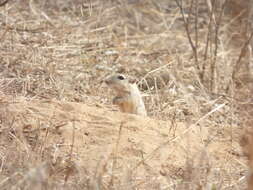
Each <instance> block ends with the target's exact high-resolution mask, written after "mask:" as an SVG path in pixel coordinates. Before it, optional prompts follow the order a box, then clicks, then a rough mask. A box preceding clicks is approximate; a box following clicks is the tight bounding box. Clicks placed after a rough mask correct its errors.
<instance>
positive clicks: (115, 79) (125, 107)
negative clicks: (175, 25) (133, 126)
mask: <svg viewBox="0 0 253 190" xmlns="http://www.w3.org/2000/svg"><path fill="white" fill-rule="evenodd" d="M104 81H105V83H106V84H107V85H108V86H109V87H111V88H112V89H113V90H114V91H115V92H116V97H114V98H113V104H115V105H118V106H119V108H120V110H121V111H122V112H125V113H132V114H137V115H142V116H146V115H147V112H146V109H145V105H144V102H143V100H142V97H141V93H140V91H139V89H138V86H137V84H136V83H131V82H130V80H129V79H128V78H127V77H126V76H124V75H123V74H114V75H111V76H109V77H107V78H106V79H105V80H104Z"/></svg>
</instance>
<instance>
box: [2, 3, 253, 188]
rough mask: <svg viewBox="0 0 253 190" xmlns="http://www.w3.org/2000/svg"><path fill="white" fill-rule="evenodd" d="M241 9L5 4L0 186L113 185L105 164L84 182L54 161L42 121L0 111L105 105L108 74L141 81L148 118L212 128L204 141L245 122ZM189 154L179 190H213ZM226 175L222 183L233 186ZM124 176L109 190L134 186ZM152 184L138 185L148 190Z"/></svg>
mask: <svg viewBox="0 0 253 190" xmlns="http://www.w3.org/2000/svg"><path fill="white" fill-rule="evenodd" d="M238 2H240V3H239V4H238ZM249 5H250V1H211V0H207V1H197V0H193V1H190V0H185V1H184V0H176V1H169V0H162V1H152V0H143V1H139V0H129V1H118V0H117V1H116V0H111V1H105V0H97V1H81V0H78V1H63V0H57V1H47V0H30V1H23V2H19V1H11V0H10V1H9V2H8V3H7V4H5V5H4V6H2V7H0V13H1V14H0V17H1V20H2V22H1V29H0V40H1V47H0V53H1V55H2V56H1V58H0V65H1V66H0V91H1V94H3V97H7V95H9V96H10V97H11V98H10V99H8V100H5V98H3V99H0V101H1V112H0V116H1V121H2V123H1V134H0V135H1V143H2V144H3V146H2V149H1V158H2V159H1V168H2V169H1V175H0V179H1V182H0V183H1V184H0V185H1V187H3V189H11V188H12V187H13V189H15V188H23V189H29V188H31V187H36V188H37V189H52V188H66V189H68V188H76V189H85V188H89V187H90V188H93V189H106V188H107V189H108V188H110V185H111V184H112V183H109V182H107V181H106V182H105V181H103V180H102V178H103V176H105V177H107V176H108V175H109V174H108V173H106V170H104V168H105V167H106V166H107V165H109V164H110V163H108V162H106V161H103V162H102V163H101V164H100V165H99V163H98V171H97V173H96V175H91V174H90V173H89V172H87V171H85V168H81V169H76V168H78V167H77V166H78V164H77V163H73V161H72V160H71V157H69V156H66V155H64V154H61V153H59V155H56V154H55V152H57V151H58V149H57V147H55V146H54V144H52V143H51V142H48V141H47V140H45V139H46V137H47V136H48V135H50V134H52V133H53V134H54V135H55V134H57V131H54V130H48V129H49V127H50V121H49V124H47V125H49V127H48V128H45V129H44V126H43V125H42V123H40V122H41V121H38V123H35V124H34V126H29V125H26V122H25V121H24V119H23V118H22V117H23V116H20V115H13V113H12V112H9V110H8V109H7V107H8V106H6V105H5V104H11V101H14V100H15V98H14V97H20V96H21V97H23V98H24V99H25V101H30V100H33V99H36V100H39V99H40V100H51V99H58V100H61V101H64V100H67V101H73V102H83V103H87V104H92V105H98V104H99V103H101V104H103V105H105V104H106V105H108V104H110V103H109V98H108V96H109V90H108V89H107V88H106V87H103V86H102V84H101V83H100V82H101V81H102V80H103V78H104V77H105V76H106V75H107V74H109V73H111V72H124V73H127V74H130V75H134V76H135V77H137V78H139V86H140V88H141V90H142V91H144V92H145V97H144V98H145V102H146V105H147V108H148V111H149V116H150V117H153V118H156V119H163V120H168V119H171V118H173V120H175V122H177V121H184V122H187V123H189V124H191V123H195V122H197V123H198V124H201V126H205V127H210V128H211V130H210V136H211V137H213V136H216V135H217V134H219V135H220V134H224V131H226V130H230V128H229V129H227V128H225V127H224V126H236V129H237V128H239V124H241V123H242V122H241V120H240V118H241V119H242V120H243V121H249V119H250V118H251V115H252V111H250V110H251V106H250V105H249V102H251V100H252V98H251V96H252V90H250V88H249V87H250V86H252V80H251V79H252V63H251V62H250V60H251V49H250V47H251V46H250V44H252V40H251V35H250V34H251V33H252V31H251V30H252V28H251V27H249V25H248V22H246V21H249V19H248V18H249V17H250V15H251V9H250V8H251V7H252V6H249ZM246 9H247V10H246ZM245 10H246V11H245ZM245 22H246V23H247V24H245ZM239 71H240V72H239ZM237 95H238V97H237ZM9 96H8V97H9ZM238 100H240V101H238ZM234 108H235V109H234ZM238 112H239V114H238ZM200 120H201V121H202V122H199V121H200ZM21 121H22V122H21ZM51 122H52V121H51ZM250 123H251V121H250V122H249V124H245V125H248V126H250V125H251V124H250ZM34 128H35V129H36V130H35V129H34ZM42 128H43V130H37V129H42ZM22 130H24V131H22ZM235 131H236V130H235ZM234 133H236V134H234ZM234 133H233V127H231V136H230V137H229V138H231V139H230V140H231V141H233V138H234V136H236V135H238V134H237V133H238V132H237V131H236V132H234ZM56 136H57V135H56ZM221 136H222V135H221ZM224 136H225V135H224ZM57 137H58V136H57ZM58 138H59V141H60V137H58ZM224 139H225V138H224V137H223V136H222V137H221V138H220V139H219V140H224ZM247 142H251V141H250V140H248V141H247ZM231 149H233V147H232V146H231ZM190 154H191V153H189V160H188V161H187V163H186V165H185V168H184V171H187V172H185V174H184V176H183V177H182V178H180V179H181V180H182V181H183V184H182V186H181V187H182V188H183V189H189V188H193V189H194V188H196V189H198V188H199V189H201V188H202V189H205V188H212V184H214V183H211V185H210V183H209V181H208V180H207V181H204V182H203V183H202V181H203V179H202V178H201V176H200V175H201V174H202V175H203V176H204V177H206V179H207V178H208V177H209V173H210V172H211V171H212V170H211V169H212V167H213V166H208V167H204V166H203V165H205V164H206V165H208V163H207V162H202V161H208V159H206V157H205V154H204V153H202V151H199V156H200V157H199V159H196V160H195V159H194V156H191V155H190ZM6 160H8V162H6ZM191 163H193V164H191ZM249 163H251V162H249ZM76 165H77V166H76ZM202 166H203V167H202ZM191 167H192V168H191ZM17 168H19V169H18V170H17ZM73 173H74V174H76V175H72V174H73ZM233 174H234V173H233ZM233 174H231V176H233V177H231V178H230V182H231V181H233V182H234V181H236V180H238V177H237V175H236V174H234V175H233ZM87 176H89V177H87ZM90 176H93V177H90ZM122 176H123V177H122V178H120V177H118V178H117V176H116V177H115V178H116V179H115V181H116V182H117V183H116V182H115V184H113V185H112V186H114V188H117V187H121V185H122V184H127V185H122V186H123V187H125V189H133V187H138V185H136V184H131V182H132V179H133V178H134V174H133V173H132V171H129V170H128V169H126V171H125V173H124V174H123V175H122ZM150 176H151V175H150ZM234 176H236V177H234ZM156 177H157V176H156ZM212 177H213V176H212ZM221 177H222V176H221ZM107 179H108V178H107ZM177 179H178V178H177ZM212 179H213V178H212ZM235 179H236V180H235ZM117 180H118V181H117ZM214 180H216V181H219V180H218V179H217V178H215V179H214ZM15 181H17V183H15ZM221 181H222V180H221ZM238 181H239V180H238ZM219 182H220V181H219ZM142 183H145V182H142ZM150 183H152V182H150ZM150 183H148V184H145V185H146V187H150V189H152V188H151V186H150ZM173 183H174V181H173ZM231 183H232V182H231ZM235 183H237V181H236V182H235ZM238 183H239V184H240V181H239V182H238ZM108 184H109V185H108ZM215 184H221V183H215ZM106 185H107V186H106ZM117 185H118V186H117ZM153 185H154V187H153V189H155V187H159V184H155V183H154V184H153ZM217 186H218V185H217ZM230 187H231V186H230ZM233 187H234V186H233ZM178 188H179V187H178ZM231 188H232V187H231Z"/></svg>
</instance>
